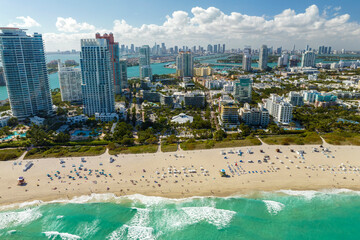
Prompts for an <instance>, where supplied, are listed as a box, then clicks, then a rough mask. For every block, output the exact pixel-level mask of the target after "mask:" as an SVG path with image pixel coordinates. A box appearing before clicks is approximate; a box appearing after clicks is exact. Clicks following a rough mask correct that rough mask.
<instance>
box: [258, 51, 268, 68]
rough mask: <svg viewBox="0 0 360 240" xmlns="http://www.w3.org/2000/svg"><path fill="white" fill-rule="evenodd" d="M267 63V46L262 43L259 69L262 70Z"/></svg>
mask: <svg viewBox="0 0 360 240" xmlns="http://www.w3.org/2000/svg"><path fill="white" fill-rule="evenodd" d="M267 63H268V48H267V46H266V45H262V46H261V48H260V53H259V69H260V70H262V71H264V70H266V69H267Z"/></svg>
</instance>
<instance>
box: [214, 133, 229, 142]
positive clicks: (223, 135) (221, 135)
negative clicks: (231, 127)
mask: <svg viewBox="0 0 360 240" xmlns="http://www.w3.org/2000/svg"><path fill="white" fill-rule="evenodd" d="M224 138H226V133H225V132H224V130H217V131H216V132H215V133H214V139H215V140H216V141H222V140H223V139H224Z"/></svg>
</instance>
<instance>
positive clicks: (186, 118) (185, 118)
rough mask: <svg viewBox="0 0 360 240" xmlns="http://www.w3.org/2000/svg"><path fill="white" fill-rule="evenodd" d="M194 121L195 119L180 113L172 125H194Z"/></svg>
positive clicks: (174, 118) (172, 119) (172, 120)
mask: <svg viewBox="0 0 360 240" xmlns="http://www.w3.org/2000/svg"><path fill="white" fill-rule="evenodd" d="M193 121H194V117H192V116H189V115H186V114H185V113H180V114H179V115H176V116H174V117H172V118H171V122H172V123H178V124H184V123H187V122H189V123H192V122H193Z"/></svg>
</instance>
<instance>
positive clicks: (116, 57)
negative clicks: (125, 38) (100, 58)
mask: <svg viewBox="0 0 360 240" xmlns="http://www.w3.org/2000/svg"><path fill="white" fill-rule="evenodd" d="M95 37H96V39H106V42H107V44H108V49H109V53H110V61H111V68H112V71H113V74H112V75H113V80H114V87H115V94H121V89H122V88H123V87H122V86H121V83H122V79H121V69H120V62H119V61H120V52H119V43H118V42H115V41H114V35H113V34H112V33H110V34H106V33H105V34H104V35H103V36H101V35H100V33H96V34H95ZM121 47H122V48H123V45H122V46H121ZM124 49H125V48H124ZM124 51H125V50H124Z"/></svg>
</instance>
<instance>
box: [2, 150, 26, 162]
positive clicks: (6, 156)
mask: <svg viewBox="0 0 360 240" xmlns="http://www.w3.org/2000/svg"><path fill="white" fill-rule="evenodd" d="M24 152H25V151H24V150H20V149H6V150H0V161H7V160H13V159H17V158H19V157H20V156H21V155H22V154H23V153H24Z"/></svg>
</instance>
